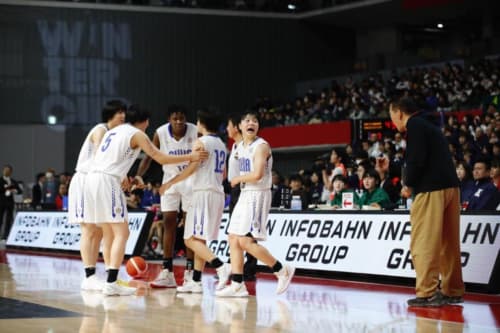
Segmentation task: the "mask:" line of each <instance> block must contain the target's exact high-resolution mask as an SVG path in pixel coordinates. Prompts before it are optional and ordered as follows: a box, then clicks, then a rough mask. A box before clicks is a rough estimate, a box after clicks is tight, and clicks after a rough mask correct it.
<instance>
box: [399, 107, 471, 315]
mask: <svg viewBox="0 0 500 333" xmlns="http://www.w3.org/2000/svg"><path fill="white" fill-rule="evenodd" d="M390 116H391V120H392V121H393V123H394V125H395V126H396V128H397V129H398V131H400V132H406V140H407V146H406V153H405V172H404V175H403V182H404V185H405V186H406V187H407V189H409V190H410V191H411V192H412V194H413V196H414V200H413V204H412V207H411V211H410V222H411V241H410V251H411V256H412V261H413V266H414V268H415V273H416V288H415V290H416V294H417V298H414V299H410V300H408V305H409V306H423V307H425V306H441V305H445V304H455V303H461V302H463V298H462V296H463V294H464V283H463V280H462V266H461V261H460V189H459V182H458V177H457V174H456V171H455V166H454V164H453V160H452V157H451V153H450V151H449V149H448V142H447V141H446V138H445V137H444V135H443V134H442V132H441V130H440V129H439V128H438V127H436V126H435V125H434V124H432V123H430V122H429V121H428V120H426V119H424V118H422V117H420V115H419V112H418V108H417V106H416V103H415V102H414V100H413V99H412V98H409V97H402V98H399V99H397V100H395V101H394V102H392V103H391V106H390ZM440 275H441V279H442V281H441V290H439V277H440Z"/></svg>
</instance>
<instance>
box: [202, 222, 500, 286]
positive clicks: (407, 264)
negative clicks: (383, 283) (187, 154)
mask: <svg viewBox="0 0 500 333" xmlns="http://www.w3.org/2000/svg"><path fill="white" fill-rule="evenodd" d="M268 219H269V223H268V235H269V236H268V239H267V241H265V242H262V245H264V246H265V247H266V248H268V249H269V250H270V252H271V253H272V254H273V255H274V256H275V257H276V258H277V259H279V260H280V261H282V262H287V263H290V264H291V265H293V266H295V267H297V268H302V269H310V270H324V271H335V272H347V273H360V274H374V275H386V276H395V277H410V278H414V277H415V272H414V270H413V265H412V262H411V255H410V250H409V248H410V221H409V215H408V214H357V213H346V214H337V213H334V214H331V213H330V214H328V213H326V214H316V213H313V214H307V213H299V214H289V213H270V214H269V217H268ZM460 223H461V252H462V267H463V277H464V281H465V282H468V283H480V284H488V282H489V280H490V276H491V274H492V270H493V267H494V264H495V260H496V258H497V255H498V253H499V250H500V221H499V219H498V215H462V216H461V221H460ZM228 225H229V220H228V214H227V213H225V214H224V215H223V217H222V223H221V227H220V232H219V239H218V240H217V241H212V242H211V243H210V244H209V246H210V248H211V249H212V250H213V251H214V252H215V254H216V255H218V256H220V257H222V258H224V259H226V258H228V256H229V243H228V241H227V227H228ZM261 264H262V263H261Z"/></svg>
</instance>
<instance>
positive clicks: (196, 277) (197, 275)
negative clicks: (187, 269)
mask: <svg viewBox="0 0 500 333" xmlns="http://www.w3.org/2000/svg"><path fill="white" fill-rule="evenodd" d="M193 281H195V282H200V281H201V271H197V270H196V269H195V270H194V271H193Z"/></svg>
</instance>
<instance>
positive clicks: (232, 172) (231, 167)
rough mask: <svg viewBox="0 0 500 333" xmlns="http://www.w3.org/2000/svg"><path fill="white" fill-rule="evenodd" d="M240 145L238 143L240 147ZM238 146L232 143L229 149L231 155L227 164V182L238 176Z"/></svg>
mask: <svg viewBox="0 0 500 333" xmlns="http://www.w3.org/2000/svg"><path fill="white" fill-rule="evenodd" d="M241 144H242V143H241V142H240V145H241ZM237 148H238V144H236V142H235V143H233V148H232V149H231V154H230V155H229V161H228V162H227V180H229V181H231V179H233V178H234V177H236V176H238V175H239V174H240V163H239V162H238V152H237Z"/></svg>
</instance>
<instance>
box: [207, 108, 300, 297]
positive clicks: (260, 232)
mask: <svg viewBox="0 0 500 333" xmlns="http://www.w3.org/2000/svg"><path fill="white" fill-rule="evenodd" d="M240 130H241V133H242V135H243V142H242V143H241V144H240V145H239V146H238V147H237V148H236V149H237V151H236V153H237V154H238V161H239V170H240V172H239V175H238V176H235V177H233V178H232V179H231V186H237V185H240V187H241V194H240V197H239V199H238V202H237V203H236V206H235V207H234V211H233V214H232V215H231V221H230V222H229V227H228V232H229V249H230V256H231V271H232V278H231V280H232V281H231V284H230V285H229V286H226V287H225V288H224V289H222V290H217V291H216V292H215V295H216V296H221V297H245V296H248V291H247V289H246V286H245V284H244V283H243V252H248V253H250V254H251V255H253V256H254V257H256V258H257V259H258V260H260V261H261V262H263V263H264V264H266V265H268V266H269V267H271V268H272V270H273V272H274V274H275V275H276V277H277V278H278V288H277V290H276V292H277V293H278V294H281V293H283V292H284V291H285V290H286V289H287V288H288V285H289V284H290V281H291V280H292V277H293V274H294V273H295V268H293V267H291V266H288V265H285V266H283V265H282V264H281V263H280V262H279V261H278V260H276V258H274V257H273V256H272V255H271V254H270V253H269V251H268V250H267V249H266V248H265V247H263V246H262V245H260V244H257V243H256V242H255V240H265V239H266V238H267V215H268V213H269V209H270V208H271V177H272V174H271V170H272V167H273V157H272V154H271V147H270V146H269V144H268V143H267V142H266V141H265V140H264V139H262V138H259V137H258V136H257V132H258V130H259V120H258V117H257V114H256V113H255V112H253V111H249V112H246V113H245V114H243V115H242V118H241V122H240Z"/></svg>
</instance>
